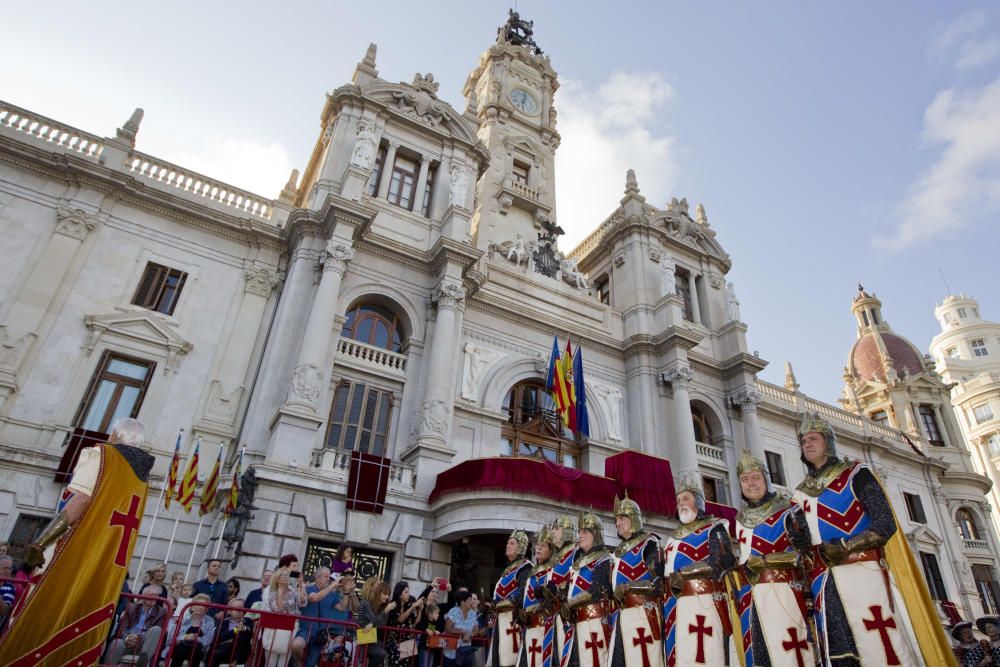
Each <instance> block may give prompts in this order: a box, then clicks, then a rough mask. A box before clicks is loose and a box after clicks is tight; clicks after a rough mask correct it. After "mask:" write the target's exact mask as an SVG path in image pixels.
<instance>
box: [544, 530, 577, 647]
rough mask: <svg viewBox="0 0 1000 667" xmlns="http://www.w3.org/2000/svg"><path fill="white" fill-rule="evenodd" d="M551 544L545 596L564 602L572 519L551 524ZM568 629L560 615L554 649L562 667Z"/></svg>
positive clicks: (572, 546) (572, 537)
mask: <svg viewBox="0 0 1000 667" xmlns="http://www.w3.org/2000/svg"><path fill="white" fill-rule="evenodd" d="M551 535H552V544H553V545H554V546H555V549H556V554H555V557H554V558H553V565H552V571H551V572H550V573H549V585H548V588H547V589H546V594H547V595H549V596H551V597H552V598H554V599H555V600H557V601H560V602H564V601H565V600H566V589H567V587H568V586H569V572H570V568H572V567H573V557H574V556H575V555H576V550H577V546H576V535H575V533H574V530H573V519H572V518H571V517H570V516H569V515H568V514H564V515H562V516H560V517H559V518H557V519H556V520H555V521H554V522H553V523H552V532H551ZM569 629H570V624H569V623H568V622H567V621H566V619H564V618H562V616H561V615H560V616H559V617H557V618H556V647H557V648H558V653H556V654H555V655H556V657H557V658H558V660H559V663H560V665H562V667H566V665H565V661H563V660H562V656H563V655H564V654H565V655H566V658H567V659H568V658H569V653H568V652H564V651H563V647H564V646H566V633H567V631H569Z"/></svg>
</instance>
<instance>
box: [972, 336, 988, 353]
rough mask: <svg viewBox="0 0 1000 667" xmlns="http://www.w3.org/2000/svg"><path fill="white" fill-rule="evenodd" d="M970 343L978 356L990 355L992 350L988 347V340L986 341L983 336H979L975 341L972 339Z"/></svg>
mask: <svg viewBox="0 0 1000 667" xmlns="http://www.w3.org/2000/svg"><path fill="white" fill-rule="evenodd" d="M969 345H971V346H972V354H974V355H975V356H977V357H988V356H990V351H989V350H988V349H986V341H984V340H983V339H982V338H977V339H975V340H973V341H970V342H969Z"/></svg>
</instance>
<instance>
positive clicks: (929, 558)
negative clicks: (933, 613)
mask: <svg viewBox="0 0 1000 667" xmlns="http://www.w3.org/2000/svg"><path fill="white" fill-rule="evenodd" d="M920 564H921V565H923V567H924V578H925V579H927V590H928V591H930V594H931V597H932V598H934V599H935V600H947V599H948V592H947V591H946V590H945V588H944V579H943V578H942V577H941V568H939V567H938V562H937V556H935V555H934V554H929V553H927V552H924V551H921V552H920Z"/></svg>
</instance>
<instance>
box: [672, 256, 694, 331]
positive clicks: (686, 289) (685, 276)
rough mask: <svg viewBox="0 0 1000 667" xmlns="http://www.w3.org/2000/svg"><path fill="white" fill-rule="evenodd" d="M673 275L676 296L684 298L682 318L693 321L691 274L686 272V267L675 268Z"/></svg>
mask: <svg viewBox="0 0 1000 667" xmlns="http://www.w3.org/2000/svg"><path fill="white" fill-rule="evenodd" d="M674 275H675V276H676V281H675V284H676V287H675V289H676V291H677V296H679V297H680V298H681V299H683V300H684V319H685V320H687V321H688V322H694V307H693V306H692V303H691V283H690V280H689V279H690V277H691V274H689V273H688V272H687V269H681V268H678V269H675V270H674Z"/></svg>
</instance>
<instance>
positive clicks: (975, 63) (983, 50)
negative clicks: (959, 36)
mask: <svg viewBox="0 0 1000 667" xmlns="http://www.w3.org/2000/svg"><path fill="white" fill-rule="evenodd" d="M998 55H1000V39H996V38H990V39H970V40H968V41H967V42H965V43H964V44H962V47H961V48H960V49H959V52H958V61H957V62H956V63H955V68H956V69H969V68H972V67H979V66H980V65H985V64H987V63H988V62H990V61H991V60H993V59H994V58H996V57H997V56H998Z"/></svg>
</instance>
